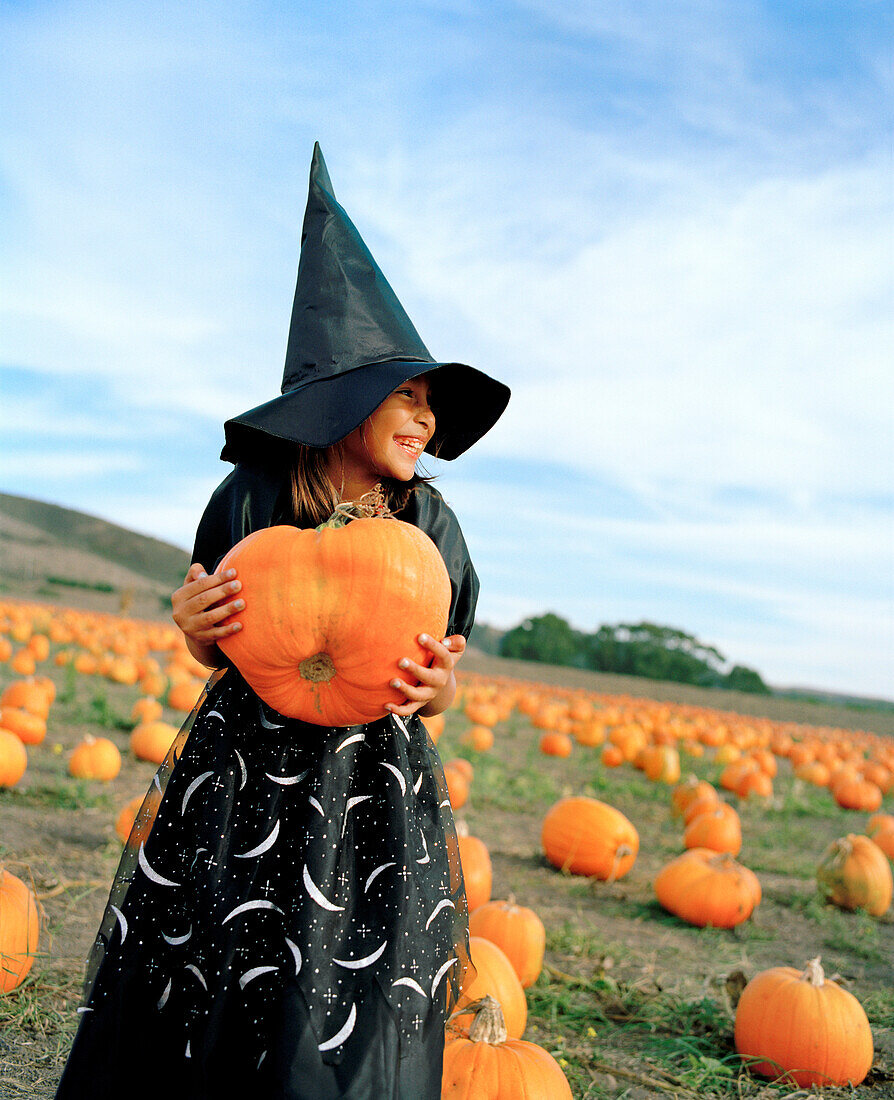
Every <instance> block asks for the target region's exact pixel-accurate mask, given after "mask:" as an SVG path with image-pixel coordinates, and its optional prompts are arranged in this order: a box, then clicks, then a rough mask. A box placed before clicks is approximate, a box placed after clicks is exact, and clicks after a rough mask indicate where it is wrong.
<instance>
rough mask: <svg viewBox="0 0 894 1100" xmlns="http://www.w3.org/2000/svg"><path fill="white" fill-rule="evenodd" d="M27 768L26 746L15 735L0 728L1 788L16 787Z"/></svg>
mask: <svg viewBox="0 0 894 1100" xmlns="http://www.w3.org/2000/svg"><path fill="white" fill-rule="evenodd" d="M27 767H28V754H27V753H26V752H25V746H24V745H23V744H22V742H21V741H20V740H19V738H18V737H16V735H15V734H14V733H12V732H11V731H10V730H5V729H3V728H2V727H0V787H14V786H15V785H16V783H18V781H19V780H20V779H21V778H22V776H23V775H24V774H25V769H26V768H27Z"/></svg>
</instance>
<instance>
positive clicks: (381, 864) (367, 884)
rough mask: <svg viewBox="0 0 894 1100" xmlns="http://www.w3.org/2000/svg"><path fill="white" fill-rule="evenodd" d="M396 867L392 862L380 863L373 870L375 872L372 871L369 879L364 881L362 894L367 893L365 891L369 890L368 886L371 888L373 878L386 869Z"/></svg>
mask: <svg viewBox="0 0 894 1100" xmlns="http://www.w3.org/2000/svg"><path fill="white" fill-rule="evenodd" d="M396 866H397V864H396V863H394V861H392V862H391V863H380V864H379V866H378V867H377V868H376V869H375V871H373V872H372V874H371V875H370V876H369V878H368V879H367V880H366V885H365V886H364V887H363V892H364V894H365V893H366V892H367V890H369V888H370V886H372V884H373V881H374V880H375V878H376V877H377V876H378V875H380V874H381V873H382V872H383V871H384V870H385V868H386V867H396Z"/></svg>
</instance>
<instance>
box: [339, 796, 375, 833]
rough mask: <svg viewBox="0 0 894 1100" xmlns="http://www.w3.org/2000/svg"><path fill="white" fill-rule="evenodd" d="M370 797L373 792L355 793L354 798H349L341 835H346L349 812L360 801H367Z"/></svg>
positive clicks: (342, 820)
mask: <svg viewBox="0 0 894 1100" xmlns="http://www.w3.org/2000/svg"><path fill="white" fill-rule="evenodd" d="M368 798H372V795H371V794H361V795H355V796H354V797H353V798H349V799H348V804H347V805H346V806H345V816H344V817H343V818H342V819H341V835H342V836H344V835H345V829H346V828H347V824H348V814H349V813H350V811H351V810H353V808H354V807H355V806H356V805H357V803H358V802H366V800H367V799H368Z"/></svg>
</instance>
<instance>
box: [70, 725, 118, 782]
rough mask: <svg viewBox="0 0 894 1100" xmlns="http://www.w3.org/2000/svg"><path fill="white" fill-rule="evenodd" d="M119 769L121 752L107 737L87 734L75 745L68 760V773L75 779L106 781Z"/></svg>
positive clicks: (112, 777)
mask: <svg viewBox="0 0 894 1100" xmlns="http://www.w3.org/2000/svg"><path fill="white" fill-rule="evenodd" d="M120 771H121V753H120V752H119V751H118V746H117V745H116V744H115V743H114V742H113V741H110V740H109V739H108V737H92V736H90V734H88V735H87V736H86V737H85V738H84V740H83V741H82V742H81V743H80V744H79V745H78V746H76V748H75V750H74V752H73V753H72V754H71V758H70V759H69V761H68V772H69V775H73V776H74V777H75V779H103V780H105V781H106V782H108V781H109V780H110V779H114V778H115V776H116V775H117V774H118V772H120Z"/></svg>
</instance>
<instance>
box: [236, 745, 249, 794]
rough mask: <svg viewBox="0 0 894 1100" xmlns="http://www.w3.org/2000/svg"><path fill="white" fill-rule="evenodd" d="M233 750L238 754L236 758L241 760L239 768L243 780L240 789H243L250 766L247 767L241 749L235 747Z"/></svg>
mask: <svg viewBox="0 0 894 1100" xmlns="http://www.w3.org/2000/svg"><path fill="white" fill-rule="evenodd" d="M233 752H234V753H235V754H236V759H237V760H238V761H239V768H240V770H241V772H242V782H241V783H240V784H239V790H240V791H241V790H242V788H243V787H244V786H245V781H246V779H248V768H246V766H245V761H244V760H243V759H242V754H241V753H240V752H239V750H238V749H233Z"/></svg>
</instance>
